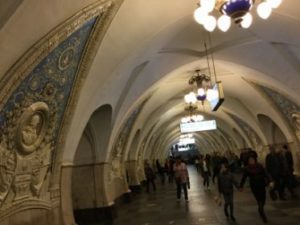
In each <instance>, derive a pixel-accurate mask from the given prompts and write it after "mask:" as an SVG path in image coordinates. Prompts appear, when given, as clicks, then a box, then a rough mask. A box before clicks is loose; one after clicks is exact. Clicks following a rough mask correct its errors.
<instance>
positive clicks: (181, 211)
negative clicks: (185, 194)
mask: <svg viewBox="0 0 300 225" xmlns="http://www.w3.org/2000/svg"><path fill="white" fill-rule="evenodd" d="M189 173H190V178H191V188H190V190H189V200H190V201H189V203H187V204H186V203H185V201H184V200H183V199H182V200H181V202H176V197H175V196H176V188H175V184H168V183H167V184H165V185H164V186H162V185H160V184H159V185H158V190H157V192H156V193H153V192H152V193H150V194H146V193H145V191H144V190H143V192H142V193H141V194H137V195H134V196H133V198H132V202H131V203H129V204H127V205H124V206H122V207H120V209H118V213H117V219H116V220H115V221H114V223H113V225H125V224H126V225H196V224H199V225H200V224H201V225H224V224H240V225H254V224H255V225H261V224H264V223H263V222H262V221H261V220H260V218H259V215H258V213H257V208H256V202H255V201H254V199H253V196H252V195H251V193H250V192H249V189H248V188H245V190H244V191H243V192H242V193H241V192H238V191H236V192H235V217H236V222H232V221H230V220H229V219H226V217H225V216H224V214H223V207H219V206H217V205H216V203H215V202H214V196H215V195H216V193H217V192H216V189H215V186H211V190H210V191H205V190H204V189H203V186H202V178H201V176H200V175H198V174H197V172H196V169H195V168H194V167H193V166H190V167H189ZM156 183H157V184H158V183H160V182H159V180H158V179H157V180H156ZM288 197H289V196H288ZM266 213H267V216H268V219H269V223H268V224H272V225H296V224H299V220H300V201H299V200H298V199H296V200H287V201H276V202H272V201H271V200H270V199H268V200H267V205H266Z"/></svg>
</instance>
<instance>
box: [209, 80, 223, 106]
mask: <svg viewBox="0 0 300 225" xmlns="http://www.w3.org/2000/svg"><path fill="white" fill-rule="evenodd" d="M207 100H208V102H209V104H210V106H211V110H212V111H217V110H218V108H219V107H220V106H221V104H222V103H223V102H224V91H223V85H222V83H221V81H218V82H217V83H216V84H215V85H214V87H213V89H212V90H211V94H210V95H209V96H207Z"/></svg>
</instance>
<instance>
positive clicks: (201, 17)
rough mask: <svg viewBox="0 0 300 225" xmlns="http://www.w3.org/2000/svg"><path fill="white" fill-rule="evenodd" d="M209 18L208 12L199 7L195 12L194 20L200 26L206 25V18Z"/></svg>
mask: <svg viewBox="0 0 300 225" xmlns="http://www.w3.org/2000/svg"><path fill="white" fill-rule="evenodd" d="M207 16H208V14H207V12H206V11H205V10H204V9H203V8H201V7H199V8H197V9H196V10H195V11H194V19H195V20H196V22H197V23H199V24H201V25H202V24H204V21H205V18H206V17H207Z"/></svg>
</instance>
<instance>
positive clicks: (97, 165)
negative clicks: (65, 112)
mask: <svg viewBox="0 0 300 225" xmlns="http://www.w3.org/2000/svg"><path fill="white" fill-rule="evenodd" d="M112 112H113V110H112V107H111V105H108V104H106V105H103V106H101V107H99V108H98V109H97V110H96V111H95V112H94V113H93V114H92V115H91V117H90V119H89V121H88V123H87V125H86V127H85V129H84V132H83V134H82V136H81V139H80V141H79V144H78V146H77V149H76V153H75V156H74V161H73V167H72V186H71V189H72V205H73V210H74V217H75V221H76V222H77V223H82V222H86V221H87V220H88V219H90V217H91V215H90V214H89V213H88V215H89V216H88V217H87V216H86V214H85V213H87V212H90V213H92V212H93V209H95V208H99V207H102V206H103V202H105V199H108V198H109V197H108V196H107V193H106V187H105V182H104V180H103V179H104V177H105V176H104V167H105V166H106V164H103V163H102V162H103V161H104V160H105V152H106V149H107V146H108V143H109V139H110V134H111V125H112ZM101 163H102V164H101ZM86 193H89V194H88V195H86ZM91 222H93V221H91Z"/></svg>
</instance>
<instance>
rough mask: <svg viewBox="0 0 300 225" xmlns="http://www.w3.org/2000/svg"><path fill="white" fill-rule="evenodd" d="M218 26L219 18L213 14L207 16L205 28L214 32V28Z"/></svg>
mask: <svg viewBox="0 0 300 225" xmlns="http://www.w3.org/2000/svg"><path fill="white" fill-rule="evenodd" d="M216 26H217V20H216V18H215V17H213V16H207V17H206V18H205V22H204V28H205V29H206V30H207V31H209V32H212V31H214V29H215V28H216Z"/></svg>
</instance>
